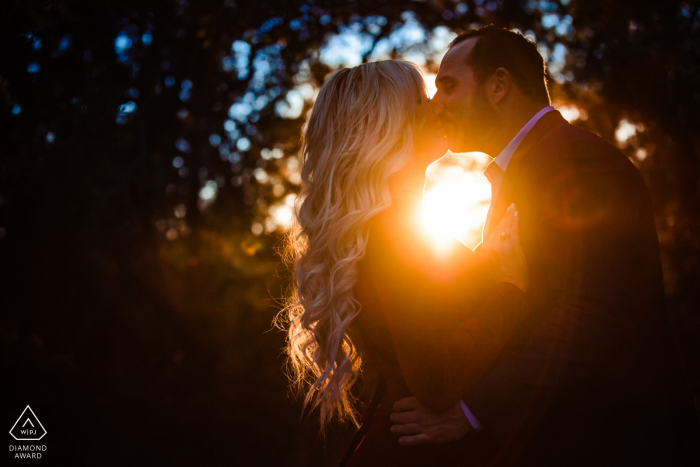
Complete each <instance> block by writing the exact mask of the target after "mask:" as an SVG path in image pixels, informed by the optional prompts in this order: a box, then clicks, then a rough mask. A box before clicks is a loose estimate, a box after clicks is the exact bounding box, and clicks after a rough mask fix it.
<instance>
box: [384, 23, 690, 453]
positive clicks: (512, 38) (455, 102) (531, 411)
mask: <svg viewBox="0 0 700 467" xmlns="http://www.w3.org/2000/svg"><path fill="white" fill-rule="evenodd" d="M545 75H546V70H545V65H544V62H543V60H542V57H541V56H540V55H539V53H538V51H537V48H536V46H535V44H534V43H532V42H530V41H528V40H527V39H525V38H524V37H523V36H521V35H519V34H517V33H514V32H511V31H508V30H505V29H499V28H496V27H493V26H488V27H485V28H482V29H479V30H476V31H471V32H468V33H466V34H463V35H461V36H459V37H457V38H456V39H455V40H454V41H453V43H452V44H450V48H449V51H448V52H447V54H446V55H445V58H444V60H443V61H442V64H441V66H440V71H439V73H438V76H437V79H436V85H437V88H438V91H437V94H436V95H435V97H434V99H433V101H434V102H435V104H437V105H438V106H439V107H440V115H439V117H440V120H441V121H442V122H443V127H444V131H445V133H446V135H447V137H448V140H449V144H450V149H451V150H452V151H454V152H467V151H481V152H485V153H487V154H490V155H494V154H496V155H498V156H497V157H496V158H495V159H494V161H493V162H492V163H491V164H490V165H489V166H488V168H487V170H486V172H485V174H486V176H487V178H488V179H489V181H490V182H491V184H492V193H493V196H492V201H491V207H490V209H489V213H488V216H487V220H486V225H485V226H484V238H486V237H487V236H488V235H489V234H495V235H499V233H498V232H495V233H492V232H491V229H493V227H494V226H495V225H497V224H498V221H499V220H500V219H501V217H502V216H503V213H504V211H505V209H506V208H507V207H508V206H509V205H510V204H511V203H515V204H516V206H517V209H518V212H519V214H520V219H521V220H520V225H521V242H522V246H523V249H524V251H525V253H526V256H527V258H528V263H529V267H530V283H531V285H530V289H529V290H528V294H527V297H528V302H529V304H530V306H531V308H532V318H531V319H529V321H528V322H527V323H526V325H524V326H523V327H522V329H521V330H520V332H519V333H518V334H517V335H516V336H515V337H514V338H513V339H512V340H511V341H510V342H509V344H508V345H507V346H506V348H505V350H504V351H503V352H502V353H501V355H500V357H499V359H498V360H497V362H496V363H495V364H494V365H493V366H492V367H491V368H490V370H489V372H488V373H487V374H486V375H485V376H484V377H483V379H482V380H481V381H479V382H478V383H477V384H476V385H475V386H474V387H473V388H471V389H470V390H469V391H468V392H467V393H466V394H464V395H463V397H462V400H460V401H459V403H456V404H455V405H454V406H453V407H452V408H451V409H449V410H448V411H446V412H444V413H437V412H435V411H431V410H430V409H428V408H426V407H424V406H422V405H421V404H420V402H418V401H417V399H415V398H407V399H402V400H400V401H398V402H396V403H395V405H394V413H393V415H392V422H393V423H394V424H395V425H394V426H393V427H392V432H393V433H395V434H396V435H398V436H400V439H399V442H400V444H402V445H405V446H410V445H415V444H421V443H443V442H449V441H453V440H456V439H459V438H461V437H463V436H475V433H476V432H477V431H479V432H480V433H479V436H481V437H483V436H489V438H490V439H492V440H495V441H496V445H497V446H498V447H497V448H496V449H495V450H494V452H493V455H492V465H537V466H550V465H551V466H564V465H566V466H572V465H592V464H593V463H595V464H596V465H600V464H604V465H700V463H698V460H697V458H696V457H693V456H694V455H695V454H694V453H693V450H694V446H695V445H696V444H697V443H700V435H698V433H699V432H700V431H699V428H698V423H697V418H696V415H695V413H694V410H693V407H692V403H691V399H690V395H689V392H688V390H687V388H686V383H685V380H684V377H683V374H682V370H681V367H680V364H679V361H678V358H677V355H676V353H675V348H674V346H673V344H672V341H671V339H670V332H669V325H668V318H667V315H666V312H665V305H664V290H663V282H662V276H661V266H660V254H659V246H658V240H657V236H656V230H655V226H654V219H653V215H652V209H651V200H650V196H649V193H648V190H647V188H646V186H645V184H644V182H643V180H642V178H641V176H640V175H639V173H638V171H637V170H636V168H635V167H634V165H633V164H632V163H631V162H630V161H629V160H628V159H627V158H626V157H625V156H624V155H623V154H622V153H621V152H620V151H618V150H617V149H616V148H615V147H613V146H612V145H610V144H608V143H607V142H605V141H604V140H602V139H601V138H599V137H598V136H596V135H594V134H592V133H590V132H587V131H585V130H582V129H580V128H577V127H575V126H573V125H570V124H568V123H567V122H566V121H565V120H564V119H563V118H562V116H561V114H559V112H557V111H556V110H554V109H553V107H551V106H550V100H549V94H548V91H547V85H546V78H545ZM465 465H469V460H468V459H465Z"/></svg>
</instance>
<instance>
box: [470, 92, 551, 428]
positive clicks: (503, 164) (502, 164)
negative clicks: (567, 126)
mask: <svg viewBox="0 0 700 467" xmlns="http://www.w3.org/2000/svg"><path fill="white" fill-rule="evenodd" d="M550 110H554V107H552V106H551V105H549V106H547V107H545V108H543V109H542V110H540V111H539V112H537V113H536V114H535V116H534V117H532V118H531V119H530V121H529V122H527V123H526V124H525V126H524V127H522V128H521V129H520V131H519V132H518V134H517V135H515V138H513V139H512V140H511V141H510V143H508V146H506V147H505V148H503V151H501V153H500V154H499V155H498V156H496V158H495V159H494V160H493V161H492V162H491V164H489V166H488V167H486V171H485V172H484V173H485V174H487V178H488V179H489V182H490V183H491V205H490V206H489V212H488V214H486V222H485V223H484V230H483V233H482V242H483V241H485V240H486V239H485V238H484V237H485V235H486V232H488V228H489V224H490V223H491V215H492V213H493V205H494V204H495V203H496V196H498V189H499V188H500V185H501V181H502V180H503V174H505V172H506V170H508V164H509V163H510V160H511V159H512V158H513V154H515V151H517V150H518V146H520V143H522V142H523V140H524V139H525V137H526V136H527V134H528V133H529V132H530V130H532V127H534V126H535V124H536V123H537V122H538V121H539V120H540V118H542V116H543V115H544V114H546V113H547V112H549V111H550ZM492 164H496V165H497V166H498V168H499V169H500V170H495V171H494V170H491V171H490V172H492V173H494V175H493V176H488V173H489V167H491V165H492ZM459 405H460V406H461V407H462V412H464V415H465V416H466V417H467V420H469V423H470V424H471V425H472V427H474V429H475V430H477V431H481V430H482V429H483V427H482V426H481V423H479V420H477V418H476V417H475V416H474V414H473V413H472V412H471V410H469V408H468V407H467V405H466V404H465V403H464V401H463V400H462V399H460V400H459Z"/></svg>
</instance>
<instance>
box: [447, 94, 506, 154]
mask: <svg viewBox="0 0 700 467" xmlns="http://www.w3.org/2000/svg"><path fill="white" fill-rule="evenodd" d="M470 107H471V109H470V110H469V112H468V113H465V114H463V117H462V122H461V124H460V125H459V127H458V128H456V130H457V131H459V132H460V135H459V136H458V137H457V138H455V139H456V140H457V141H458V145H459V146H460V147H459V152H474V151H479V152H487V148H488V146H489V144H488V141H489V138H490V137H491V135H492V134H493V131H494V129H495V128H496V125H497V123H498V114H497V113H496V111H495V110H494V109H493V107H491V106H490V105H489V102H488V100H487V99H486V93H485V92H484V90H483V88H479V89H478V90H477V91H476V93H475V95H474V100H473V101H472V105H471V106H470Z"/></svg>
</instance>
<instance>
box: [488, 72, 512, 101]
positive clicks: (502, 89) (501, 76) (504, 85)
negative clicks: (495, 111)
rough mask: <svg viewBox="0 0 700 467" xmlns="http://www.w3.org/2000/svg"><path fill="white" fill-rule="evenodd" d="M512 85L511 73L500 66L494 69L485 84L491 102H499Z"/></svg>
mask: <svg viewBox="0 0 700 467" xmlns="http://www.w3.org/2000/svg"><path fill="white" fill-rule="evenodd" d="M512 86H513V75H511V74H510V72H509V71H508V70H506V69H505V68H503V67H501V68H498V69H496V71H494V72H493V74H492V75H491V77H490V78H489V83H488V86H487V94H488V97H489V100H490V101H491V104H493V105H496V106H497V105H498V104H500V103H501V102H502V101H503V100H504V99H505V98H506V96H508V93H510V89H511V87H512Z"/></svg>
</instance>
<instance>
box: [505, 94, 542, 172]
mask: <svg viewBox="0 0 700 467" xmlns="http://www.w3.org/2000/svg"><path fill="white" fill-rule="evenodd" d="M550 110H554V107H552V106H551V105H549V106H547V107H545V108H543V109H542V110H540V111H539V112H537V113H536V114H535V116H534V117H532V118H531V119H530V121H529V122H527V123H526V124H525V126H524V127H522V128H521V129H520V131H519V132H518V134H517V135H515V138H513V139H512V140H511V141H510V143H508V146H506V147H505V148H503V151H501V153H500V154H499V155H498V156H496V158H495V159H494V160H493V162H494V163H496V165H498V166H499V167H500V168H501V170H503V172H505V171H506V169H507V168H508V164H509V163H510V160H511V159H512V158H513V154H515V151H517V149H518V146H520V143H522V142H523V140H524V139H525V137H526V136H527V134H528V133H529V132H530V130H532V127H534V126H535V124H536V123H537V122H538V121H539V120H540V118H542V116H543V115H544V114H546V113H547V112H549V111H550Z"/></svg>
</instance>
